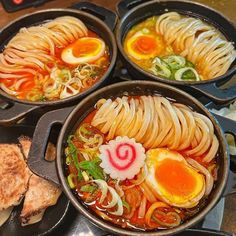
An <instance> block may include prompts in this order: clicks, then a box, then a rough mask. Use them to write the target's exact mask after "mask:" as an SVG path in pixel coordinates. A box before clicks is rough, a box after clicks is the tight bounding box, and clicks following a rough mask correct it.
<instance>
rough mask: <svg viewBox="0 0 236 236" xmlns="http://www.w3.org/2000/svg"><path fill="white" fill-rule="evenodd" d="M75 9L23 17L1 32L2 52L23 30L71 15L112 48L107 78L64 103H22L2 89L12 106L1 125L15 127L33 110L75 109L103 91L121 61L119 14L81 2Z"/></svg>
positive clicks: (2, 113)
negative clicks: (117, 31) (116, 35)
mask: <svg viewBox="0 0 236 236" xmlns="http://www.w3.org/2000/svg"><path fill="white" fill-rule="evenodd" d="M73 7H74V8H76V9H80V10H73V9H50V10H42V11H38V12H35V13H31V14H27V15H24V16H23V17H20V18H18V19H16V20H14V21H13V22H11V23H10V24H8V25H7V26H6V27H5V28H3V29H2V30H1V32H0V45H1V48H0V51H1V49H3V48H4V46H5V45H6V44H7V42H8V41H9V40H10V39H11V38H12V37H13V36H14V34H16V33H17V32H18V31H19V30H20V28H22V27H29V26H31V25H37V24H40V23H42V22H44V21H47V20H52V19H55V18H56V17H60V16H65V15H69V16H74V17H78V18H79V19H81V20H82V21H83V22H84V23H85V24H86V26H87V27H88V28H89V29H91V30H93V31H95V32H96V33H97V34H98V35H99V36H100V37H101V38H103V40H104V41H105V43H106V45H107V46H108V47H109V52H110V66H109V68H108V70H107V71H106V73H105V74H104V76H103V77H102V78H101V79H100V80H99V81H98V82H97V83H96V84H94V85H93V86H92V87H91V88H89V89H88V90H86V91H84V92H81V93H79V94H77V95H75V96H71V97H69V98H66V99H63V100H56V101H47V102H30V101H26V100H19V99H17V98H15V97H13V96H10V95H8V94H7V93H5V92H4V91H3V90H1V89H0V98H1V99H2V100H4V101H5V102H7V103H10V105H9V106H7V105H5V106H6V107H7V108H8V109H7V108H6V109H0V125H11V124H13V123H15V122H16V121H17V120H19V119H21V118H22V117H24V116H25V115H27V114H28V113H30V112H31V111H33V110H38V109H43V110H46V111H48V110H52V109H58V108H59V107H65V106H68V105H72V104H73V103H74V104H75V102H78V100H80V99H81V98H83V97H85V96H86V95H88V94H89V93H91V92H92V91H94V90H96V89H97V88H98V87H101V86H102V85H104V83H107V81H108V80H109V78H111V74H112V72H113V69H114V66H115V62H116V57H117V47H116V42H115V38H114V35H113V32H112V31H113V30H114V28H115V25H116V22H117V16H116V14H115V13H113V12H112V11H110V10H108V9H106V8H103V7H100V6H97V5H95V4H92V3H88V2H80V3H78V4H76V5H74V6H73Z"/></svg>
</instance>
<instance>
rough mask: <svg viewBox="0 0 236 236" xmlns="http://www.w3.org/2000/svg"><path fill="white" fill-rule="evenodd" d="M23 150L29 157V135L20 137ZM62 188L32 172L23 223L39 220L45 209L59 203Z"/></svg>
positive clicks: (25, 201) (21, 215) (23, 211)
mask: <svg viewBox="0 0 236 236" xmlns="http://www.w3.org/2000/svg"><path fill="white" fill-rule="evenodd" d="M19 142H20V144H21V147H22V151H23V153H24V154H25V157H26V159H27V157H28V153H29V149H30V145H31V141H30V139H29V138H27V137H23V138H21V139H19ZM60 194H61V190H60V189H59V188H58V187H57V186H55V185H54V184H53V183H51V182H49V181H48V180H45V179H43V178H41V177H39V176H37V175H35V174H33V173H32V172H31V177H30V180H29V186H28V190H27V192H26V194H25V199H24V204H23V209H22V211H21V214H20V220H21V225H22V226H25V225H29V224H34V223H37V222H39V221H40V220H41V219H42V218H43V214H44V211H45V210H46V209H47V208H48V207H49V206H53V205H55V204H56V203H57V200H58V198H59V196H60Z"/></svg>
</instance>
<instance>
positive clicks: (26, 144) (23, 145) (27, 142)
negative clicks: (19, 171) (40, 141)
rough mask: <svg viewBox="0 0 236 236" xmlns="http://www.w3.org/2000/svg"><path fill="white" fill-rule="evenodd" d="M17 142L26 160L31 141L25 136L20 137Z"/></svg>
mask: <svg viewBox="0 0 236 236" xmlns="http://www.w3.org/2000/svg"><path fill="white" fill-rule="evenodd" d="M18 140H19V143H20V145H21V148H22V152H23V154H24V156H25V158H26V159H27V157H28V155H29V150H30V146H31V139H30V137H27V136H21V137H20V138H18Z"/></svg>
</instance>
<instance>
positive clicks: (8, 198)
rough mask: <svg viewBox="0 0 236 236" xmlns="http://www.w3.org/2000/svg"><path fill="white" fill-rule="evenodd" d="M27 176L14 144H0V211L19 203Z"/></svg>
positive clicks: (20, 156) (25, 168)
mask: <svg viewBox="0 0 236 236" xmlns="http://www.w3.org/2000/svg"><path fill="white" fill-rule="evenodd" d="M29 176H30V173H29V170H28V168H27V165H26V162H25V160H24V157H23V155H22V153H21V150H20V148H19V147H18V146H17V145H16V144H0V210H4V209H7V208H9V207H11V206H15V205H18V204H19V203H20V201H21V199H22V197H23V196H24V194H25V192H26V190H27V185H28V180H29Z"/></svg>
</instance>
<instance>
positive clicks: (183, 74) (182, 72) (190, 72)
mask: <svg viewBox="0 0 236 236" xmlns="http://www.w3.org/2000/svg"><path fill="white" fill-rule="evenodd" d="M175 79H176V80H178V81H184V80H190V81H199V80H200V78H199V75H198V73H197V71H196V70H195V69H193V68H192V67H184V68H181V69H179V70H177V71H176V72H175Z"/></svg>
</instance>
